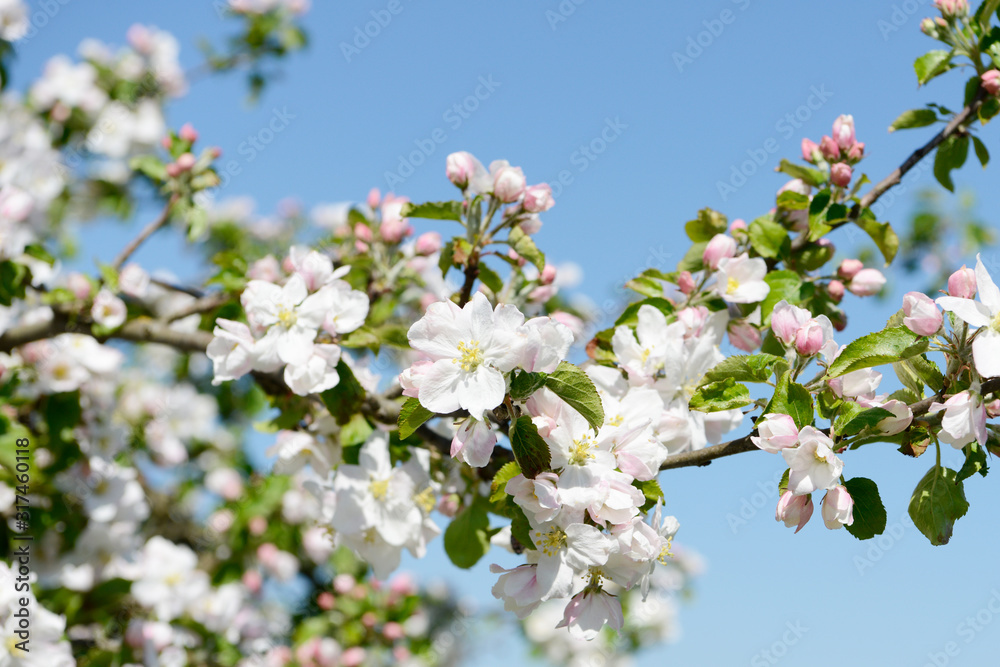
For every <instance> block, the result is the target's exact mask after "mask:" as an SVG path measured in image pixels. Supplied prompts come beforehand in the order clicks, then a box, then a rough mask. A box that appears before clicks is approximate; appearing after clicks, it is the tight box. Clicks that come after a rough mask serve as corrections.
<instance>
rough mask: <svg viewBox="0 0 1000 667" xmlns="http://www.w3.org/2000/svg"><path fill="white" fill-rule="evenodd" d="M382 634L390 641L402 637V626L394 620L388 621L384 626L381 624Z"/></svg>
mask: <svg viewBox="0 0 1000 667" xmlns="http://www.w3.org/2000/svg"><path fill="white" fill-rule="evenodd" d="M382 636H383V637H385V638H386V639H388V640H389V641H391V642H394V641H396V640H398V639H402V638H403V637H404V634H403V626H402V625H400V624H399V623H396V622H395V621H389V622H388V623H386V624H385V625H384V626H382Z"/></svg>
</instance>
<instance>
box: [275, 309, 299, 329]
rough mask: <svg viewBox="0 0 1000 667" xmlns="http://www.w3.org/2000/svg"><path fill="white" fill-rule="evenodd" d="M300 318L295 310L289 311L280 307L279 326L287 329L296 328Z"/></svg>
mask: <svg viewBox="0 0 1000 667" xmlns="http://www.w3.org/2000/svg"><path fill="white" fill-rule="evenodd" d="M298 319H299V318H298V316H297V315H296V314H295V311H294V310H289V309H287V308H285V307H284V306H278V324H280V325H281V326H283V327H285V328H286V329H291V328H292V327H293V326H295V322H296V321H297V320H298Z"/></svg>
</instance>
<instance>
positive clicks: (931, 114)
mask: <svg viewBox="0 0 1000 667" xmlns="http://www.w3.org/2000/svg"><path fill="white" fill-rule="evenodd" d="M937 119H938V117H937V113H935V111H934V110H933V109H910V110H909V111H904V112H903V113H901V114H899V117H898V118H896V120H894V121H892V125H890V126H889V131H890V132H895V131H896V130H909V129H911V128H914V127H927V126H928V125H933V124H934V123H936V122H937Z"/></svg>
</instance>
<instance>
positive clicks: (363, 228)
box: [354, 222, 373, 243]
mask: <svg viewBox="0 0 1000 667" xmlns="http://www.w3.org/2000/svg"><path fill="white" fill-rule="evenodd" d="M354 235H355V236H356V237H358V239H359V240H361V241H364V242H365V243H371V241H372V237H373V235H372V228H371V227H369V226H368V225H366V224H364V223H362V222H359V223H358V224H356V225H354Z"/></svg>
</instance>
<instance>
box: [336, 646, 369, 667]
mask: <svg viewBox="0 0 1000 667" xmlns="http://www.w3.org/2000/svg"><path fill="white" fill-rule="evenodd" d="M367 657H368V652H367V651H365V650H364V649H363V648H361V647H360V646H352V647H351V648H349V649H347V650H346V651H344V652H343V653H341V654H340V663H339V664H340V665H342V666H343V667H360V666H361V665H363V664H364V662H365V658H367Z"/></svg>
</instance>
